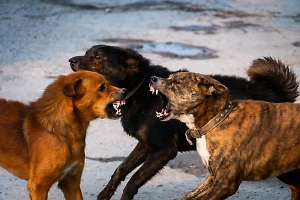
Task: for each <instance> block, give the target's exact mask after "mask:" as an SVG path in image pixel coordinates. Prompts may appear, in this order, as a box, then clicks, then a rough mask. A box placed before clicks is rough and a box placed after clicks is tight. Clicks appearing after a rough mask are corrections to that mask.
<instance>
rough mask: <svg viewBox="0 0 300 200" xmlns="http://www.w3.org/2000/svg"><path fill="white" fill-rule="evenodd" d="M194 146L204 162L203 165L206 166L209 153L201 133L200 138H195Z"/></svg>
mask: <svg viewBox="0 0 300 200" xmlns="http://www.w3.org/2000/svg"><path fill="white" fill-rule="evenodd" d="M196 147H197V151H198V154H199V155H200V157H201V159H202V162H203V163H204V165H205V166H206V167H208V165H209V163H208V161H209V157H210V154H209V152H208V151H207V149H206V139H205V135H203V136H202V137H201V138H197V139H196Z"/></svg>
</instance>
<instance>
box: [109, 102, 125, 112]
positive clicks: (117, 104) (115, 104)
mask: <svg viewBox="0 0 300 200" xmlns="http://www.w3.org/2000/svg"><path fill="white" fill-rule="evenodd" d="M125 104H126V102H125V100H117V101H114V102H113V103H112V106H113V108H114V109H115V111H116V115H119V116H121V115H122V112H121V106H123V105H125Z"/></svg>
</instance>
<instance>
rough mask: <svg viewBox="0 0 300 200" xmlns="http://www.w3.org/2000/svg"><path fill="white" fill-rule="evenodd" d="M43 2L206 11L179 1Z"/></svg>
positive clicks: (100, 7) (80, 6)
mask: <svg viewBox="0 0 300 200" xmlns="http://www.w3.org/2000/svg"><path fill="white" fill-rule="evenodd" d="M42 1H43V2H48V3H54V4H62V5H67V6H71V7H76V8H78V9H91V10H104V11H106V12H116V11H118V12H125V11H137V10H180V11H185V12H202V11H206V9H207V8H206V9H205V8H204V5H203V4H197V3H192V2H179V1H150V0H144V1H135V2H131V1H111V0H101V1H99V0H87V1H86V0H66V1H61V0H42Z"/></svg>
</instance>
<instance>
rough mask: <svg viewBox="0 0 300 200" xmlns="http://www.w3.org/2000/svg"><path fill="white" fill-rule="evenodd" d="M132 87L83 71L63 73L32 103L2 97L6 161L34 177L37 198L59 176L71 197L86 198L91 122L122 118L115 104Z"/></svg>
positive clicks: (0, 158) (31, 185)
mask: <svg viewBox="0 0 300 200" xmlns="http://www.w3.org/2000/svg"><path fill="white" fill-rule="evenodd" d="M126 91H127V90H126V89H119V88H116V87H113V86H111V85H109V84H108V82H107V81H106V80H105V79H104V78H103V76H101V75H99V74H98V73H95V72H88V71H80V72H74V73H71V74H69V75H67V76H59V77H58V78H57V80H55V81H54V82H53V83H52V84H50V85H49V86H48V87H47V88H46V90H45V92H44V93H43V95H42V97H41V98H39V99H38V100H37V101H35V102H32V103H30V104H29V105H25V104H23V103H21V102H18V101H8V100H5V99H0V118H1V120H0V166H2V167H3V168H5V169H7V170H8V171H9V172H11V173H13V174H14V175H16V176H18V177H20V178H22V179H25V180H28V183H27V189H28V191H29V194H30V197H31V199H47V193H48V191H49V189H50V187H51V186H52V184H53V183H54V182H56V181H58V182H59V183H58V187H59V188H60V189H61V190H62V191H63V193H64V196H65V198H66V199H69V200H75V199H82V194H81V190H80V180H81V174H82V171H83V167H84V158H85V154H84V149H85V136H86V130H87V127H88V125H89V123H90V121H91V120H93V119H96V118H116V117H117V115H116V111H115V109H114V107H116V106H114V105H113V103H115V102H118V104H120V102H122V103H123V100H122V99H123V98H124V96H125V95H126Z"/></svg>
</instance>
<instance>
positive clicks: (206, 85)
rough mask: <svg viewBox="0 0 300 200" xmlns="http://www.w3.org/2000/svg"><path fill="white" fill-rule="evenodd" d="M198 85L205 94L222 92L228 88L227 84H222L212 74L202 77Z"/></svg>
mask: <svg viewBox="0 0 300 200" xmlns="http://www.w3.org/2000/svg"><path fill="white" fill-rule="evenodd" d="M198 87H199V88H201V91H202V92H203V94H204V95H205V96H209V95H213V94H222V93H224V92H226V91H227V90H228V89H227V87H226V86H225V85H223V84H221V83H220V82H218V81H217V80H215V79H213V78H211V77H210V76H205V75H203V76H202V77H201V81H200V82H199V83H198Z"/></svg>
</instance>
